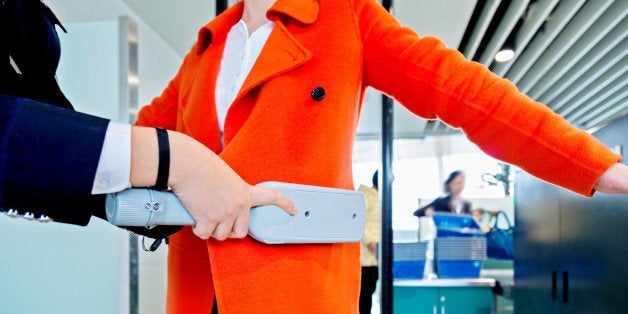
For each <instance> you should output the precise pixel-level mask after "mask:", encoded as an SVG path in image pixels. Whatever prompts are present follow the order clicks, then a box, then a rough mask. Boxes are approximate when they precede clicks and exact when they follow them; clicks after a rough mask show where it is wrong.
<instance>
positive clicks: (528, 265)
mask: <svg viewBox="0 0 628 314" xmlns="http://www.w3.org/2000/svg"><path fill="white" fill-rule="evenodd" d="M594 136H596V137H597V138H598V139H600V140H601V141H602V142H604V143H605V144H606V145H607V146H609V147H611V148H615V149H616V150H617V151H618V152H622V151H623V153H624V159H626V154H625V152H626V150H628V116H624V117H623V118H621V119H619V120H617V121H615V122H613V123H611V124H610V125H608V126H606V127H605V128H603V129H601V130H599V131H598V132H596V133H594ZM625 162H626V161H625V160H624V163H625ZM515 199H516V203H515V206H516V210H515V215H516V226H515V261H514V268H515V290H514V300H515V311H516V313H624V312H625V310H626V309H627V308H628V298H625V297H624V294H625V291H626V289H627V288H628V272H627V271H626V270H625V269H626V265H628V245H627V244H626V241H628V195H603V194H599V193H598V194H596V195H595V196H594V197H592V198H585V197H582V196H579V195H576V194H574V193H571V192H568V191H566V190H563V189H561V188H558V187H555V186H553V185H550V184H547V183H545V182H542V181H540V180H537V179H535V178H533V177H531V176H530V175H528V174H525V173H520V174H518V175H517V180H516V184H515Z"/></svg>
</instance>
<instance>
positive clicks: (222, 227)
mask: <svg viewBox="0 0 628 314" xmlns="http://www.w3.org/2000/svg"><path fill="white" fill-rule="evenodd" d="M168 135H169V140H170V175H169V179H168V185H169V186H170V187H171V189H172V191H173V192H174V193H175V194H176V195H177V197H179V200H181V202H182V203H183V205H184V206H185V208H186V209H187V210H188V212H189V213H190V215H192V217H193V218H194V220H195V221H196V225H195V226H194V228H193V231H194V234H196V235H197V236H198V237H199V238H201V239H208V238H209V237H214V238H216V239H218V240H225V239H227V238H243V237H245V236H246V235H247V233H248V226H249V211H250V209H251V207H253V206H259V205H277V206H279V207H281V208H282V209H283V210H284V211H286V212H287V213H289V214H296V207H295V206H294V204H293V203H292V201H290V200H289V199H288V198H287V197H286V196H284V195H283V194H281V193H280V192H278V191H275V190H271V189H268V188H263V187H257V186H252V185H250V184H248V183H246V182H244V180H242V178H240V177H239V176H238V175H237V174H236V173H235V172H234V171H233V170H232V169H231V168H230V167H229V166H228V165H227V164H226V163H225V162H224V161H223V160H222V159H220V158H219V157H218V156H217V155H216V154H214V153H213V152H212V151H211V150H210V149H208V148H207V147H205V146H204V145H202V144H201V143H199V142H197V141H196V140H194V139H192V138H191V137H189V136H187V135H184V134H182V133H178V132H173V131H168ZM131 141H132V155H131V185H133V186H151V185H154V183H155V178H156V177H157V164H158V157H157V156H158V153H157V140H156V136H155V130H154V129H152V128H143V127H133V129H132V140H131ZM147 156H150V158H147ZM146 178H149V179H148V180H147V179H146Z"/></svg>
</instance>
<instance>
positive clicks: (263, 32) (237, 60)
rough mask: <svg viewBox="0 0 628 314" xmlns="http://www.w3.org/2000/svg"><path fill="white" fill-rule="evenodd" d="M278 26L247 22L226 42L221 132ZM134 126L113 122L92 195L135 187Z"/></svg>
mask: <svg viewBox="0 0 628 314" xmlns="http://www.w3.org/2000/svg"><path fill="white" fill-rule="evenodd" d="M274 27H275V23H274V22H271V21H268V22H267V23H266V24H264V25H262V26H260V27H259V28H258V29H257V30H255V31H254V32H253V33H252V34H250V35H249V31H248V29H247V27H246V23H244V21H242V20H240V21H239V22H238V23H236V24H235V25H234V26H233V27H232V28H231V30H230V31H229V34H228V35H227V41H226V43H225V50H224V52H223V54H222V60H221V61H220V70H219V71H218V77H217V79H216V113H217V115H218V126H219V128H220V131H221V132H222V131H223V130H224V125H225V118H226V117H227V111H229V108H230V107H231V104H232V103H233V101H234V100H235V98H236V96H237V95H238V92H240V89H241V88H242V85H243V84H244V81H245V79H246V77H247V76H248V75H249V73H250V72H251V69H252V68H253V64H255V61H257V58H258V57H259V54H260V52H261V51H262V48H263V47H264V45H265V44H266V41H267V40H268V37H269V36H270V33H271V32H272V30H273V28H274ZM130 175H131V126H130V125H128V124H123V123H117V122H113V121H112V122H109V126H108V127H107V133H106V134H105V140H104V143H103V147H102V151H101V153H100V159H99V161H98V167H97V170H96V176H95V177H94V183H93V186H92V194H105V193H115V192H119V191H122V190H124V189H126V188H129V187H131V183H130Z"/></svg>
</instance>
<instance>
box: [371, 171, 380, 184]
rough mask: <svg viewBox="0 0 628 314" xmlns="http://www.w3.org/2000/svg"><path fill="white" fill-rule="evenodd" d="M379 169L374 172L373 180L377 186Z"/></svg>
mask: <svg viewBox="0 0 628 314" xmlns="http://www.w3.org/2000/svg"><path fill="white" fill-rule="evenodd" d="M378 181H379V170H375V173H373V179H372V180H371V182H372V183H373V186H374V187H375V188H379V187H378V185H379V182H378Z"/></svg>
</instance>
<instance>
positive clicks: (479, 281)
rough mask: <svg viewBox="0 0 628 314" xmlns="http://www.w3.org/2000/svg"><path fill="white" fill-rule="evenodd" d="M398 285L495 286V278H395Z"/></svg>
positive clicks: (394, 284) (395, 283)
mask: <svg viewBox="0 0 628 314" xmlns="http://www.w3.org/2000/svg"><path fill="white" fill-rule="evenodd" d="M393 286H396V287H494V286H495V279H493V278H460V279H432V280H423V279H395V280H394V281H393Z"/></svg>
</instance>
